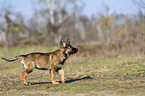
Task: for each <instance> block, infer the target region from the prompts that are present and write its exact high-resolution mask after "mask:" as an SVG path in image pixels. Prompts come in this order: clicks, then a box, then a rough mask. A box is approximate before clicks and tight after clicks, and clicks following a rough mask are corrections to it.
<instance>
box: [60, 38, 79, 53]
mask: <svg viewBox="0 0 145 96" xmlns="http://www.w3.org/2000/svg"><path fill="white" fill-rule="evenodd" d="M60 48H61V49H62V50H64V52H65V54H67V55H72V54H75V53H77V52H78V48H75V47H73V46H72V45H71V43H70V40H69V39H68V40H67V41H66V42H65V41H64V40H62V39H61V41H60Z"/></svg>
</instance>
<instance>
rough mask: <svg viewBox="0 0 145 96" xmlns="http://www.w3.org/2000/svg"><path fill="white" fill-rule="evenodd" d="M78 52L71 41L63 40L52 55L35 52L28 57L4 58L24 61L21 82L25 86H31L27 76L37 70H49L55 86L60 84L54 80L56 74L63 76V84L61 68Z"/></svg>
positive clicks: (27, 55) (10, 60)
mask: <svg viewBox="0 0 145 96" xmlns="http://www.w3.org/2000/svg"><path fill="white" fill-rule="evenodd" d="M77 52H78V48H74V47H73V46H72V45H71V44H70V40H69V39H68V40H67V41H66V42H65V41H64V40H62V39H61V41H60V48H59V49H58V50H56V51H54V52H50V53H40V52H34V53H29V54H26V55H18V56H16V57H15V58H12V59H8V58H2V59H4V60H6V61H8V62H12V61H15V60H17V59H19V58H20V59H22V61H21V65H22V67H24V69H23V68H22V69H23V71H22V72H21V73H20V80H21V81H22V82H23V83H24V84H25V85H29V84H28V83H27V82H26V79H25V77H26V75H28V74H29V73H31V72H32V71H33V70H34V69H35V68H36V69H39V70H49V73H50V79H51V82H52V83H53V84H59V83H58V82H56V81H55V80H54V74H55V72H58V73H59V74H60V75H61V81H62V83H64V82H65V80H64V70H63V69H62V68H61V67H62V65H64V63H65V61H66V60H67V58H68V57H69V56H70V55H72V54H75V53H77Z"/></svg>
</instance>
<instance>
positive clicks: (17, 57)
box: [1, 55, 25, 62]
mask: <svg viewBox="0 0 145 96" xmlns="http://www.w3.org/2000/svg"><path fill="white" fill-rule="evenodd" d="M23 57H25V55H19V56H16V57H14V58H3V57H2V58H1V59H3V60H5V61H8V62H13V61H16V60H17V59H19V58H21V59H22V58H23Z"/></svg>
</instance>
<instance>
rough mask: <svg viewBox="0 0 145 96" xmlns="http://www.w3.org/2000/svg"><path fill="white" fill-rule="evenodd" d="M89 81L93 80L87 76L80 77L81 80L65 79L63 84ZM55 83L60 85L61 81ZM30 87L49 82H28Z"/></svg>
mask: <svg viewBox="0 0 145 96" xmlns="http://www.w3.org/2000/svg"><path fill="white" fill-rule="evenodd" d="M89 79H93V78H91V77H90V76H87V77H82V78H77V79H76V78H75V79H67V80H66V81H65V83H71V82H76V81H81V80H89ZM57 82H59V83H61V81H57ZM28 83H29V84H30V85H39V84H40V85H41V84H50V83H51V82H50V81H48V82H46V81H45V82H28Z"/></svg>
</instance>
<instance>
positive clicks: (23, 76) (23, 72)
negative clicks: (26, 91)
mask: <svg viewBox="0 0 145 96" xmlns="http://www.w3.org/2000/svg"><path fill="white" fill-rule="evenodd" d="M32 71H33V70H32V69H24V70H23V71H22V72H21V73H20V80H21V81H22V82H23V83H24V84H25V85H28V83H27V81H26V79H25V78H26V76H27V75H28V74H29V73H31V72H32Z"/></svg>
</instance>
